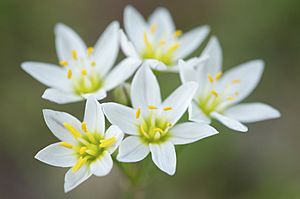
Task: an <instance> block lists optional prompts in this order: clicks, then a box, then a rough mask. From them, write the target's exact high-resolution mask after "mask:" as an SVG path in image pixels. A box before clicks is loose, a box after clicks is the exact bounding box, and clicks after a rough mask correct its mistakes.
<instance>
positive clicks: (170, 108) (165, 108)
mask: <svg viewBox="0 0 300 199" xmlns="http://www.w3.org/2000/svg"><path fill="white" fill-rule="evenodd" d="M170 110H173V108H172V107H171V106H166V107H164V111H170Z"/></svg>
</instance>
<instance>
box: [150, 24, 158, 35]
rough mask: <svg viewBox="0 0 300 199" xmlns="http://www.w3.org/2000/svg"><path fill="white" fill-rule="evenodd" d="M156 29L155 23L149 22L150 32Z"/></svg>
mask: <svg viewBox="0 0 300 199" xmlns="http://www.w3.org/2000/svg"><path fill="white" fill-rule="evenodd" d="M156 30H157V24H156V23H153V24H151V26H150V32H151V33H152V34H153V33H155V32H156Z"/></svg>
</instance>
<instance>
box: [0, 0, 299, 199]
mask: <svg viewBox="0 0 300 199" xmlns="http://www.w3.org/2000/svg"><path fill="white" fill-rule="evenodd" d="M127 4H132V5H134V6H135V7H136V8H137V9H138V10H139V11H140V12H142V13H143V15H144V16H148V15H149V14H150V13H151V12H152V11H153V10H154V9H155V8H156V7H158V6H165V7H167V8H168V9H170V11H171V13H172V15H173V17H174V19H175V22H176V25H177V27H178V28H180V29H182V30H184V31H187V30H189V29H191V28H192V27H194V26H198V25H203V24H208V25H210V26H211V29H212V32H211V35H216V36H218V37H219V39H220V42H221V44H222V46H223V50H224V67H225V69H228V68H230V67H232V66H234V65H237V64H239V63H242V62H244V61H247V60H251V59H255V58H262V59H264V60H265V62H266V67H265V71H264V76H263V79H262V82H261V84H260V85H259V86H258V87H257V88H256V90H255V92H254V93H253V94H252V95H251V96H250V97H248V98H247V100H246V101H263V102H268V103H269V104H271V105H273V106H275V107H277V108H278V109H279V110H280V111H281V113H282V118H281V119H277V120H272V121H266V122H260V123H255V124H250V125H248V126H249V127H250V130H249V132H248V133H245V134H242V133H236V132H233V131H230V130H228V129H226V128H224V127H222V126H217V127H218V129H219V130H220V131H221V133H220V134H219V135H218V136H214V137H211V138H208V139H205V140H202V141H200V142H197V143H194V144H191V145H188V146H186V147H184V148H183V150H182V152H181V153H180V155H179V157H178V169H177V173H176V175H175V176H173V177H170V176H167V175H165V174H163V173H162V172H160V171H158V170H157V169H155V172H154V173H155V174H154V175H153V180H152V181H151V182H149V183H150V184H149V186H148V188H146V193H147V194H148V195H149V196H150V197H148V198H157V199H168V198H172V199H176V198H190V199H193V198H195V199H196V198H203V199H250V198H255V199H266V198H272V199H282V198H288V199H298V198H300V155H299V151H300V144H299V140H300V132H299V129H300V122H299V121H298V120H299V113H300V111H299V110H300V99H299V98H300V93H299V85H300V78H299V75H300V69H299V68H300V24H299V23H300V12H299V8H300V1H299V0H285V1H282V0H248V1H246V0H245V1H241V0H226V1H224V0H184V1H182V0H172V1H158V0H152V1H125V0H115V1H101V0H44V1H40V0H26V1H19V0H1V1H0V40H1V42H0V49H1V62H0V63H1V70H0V71H1V72H0V74H1V78H0V91H1V98H0V110H1V112H0V113H1V114H0V125H1V126H0V127H1V128H0V129H1V133H0V135H1V137H0V198H1V199H2V198H3V199H11V198H23V199H40V198H43V199H52V198H74V199H76V198H92V199H94V198H95V199H96V198H97V199H113V198H120V197H121V195H120V194H121V193H120V192H121V187H122V186H123V185H122V183H123V180H122V175H121V173H120V172H119V171H118V169H117V168H114V170H113V172H112V173H111V174H110V175H108V176H106V177H103V178H96V177H92V178H91V179H89V180H88V181H87V182H85V183H83V184H82V185H81V186H79V187H78V188H77V189H75V190H74V191H72V192H71V193H68V194H64V192H63V178H64V173H65V172H66V169H61V168H55V167H51V166H47V165H45V164H43V163H40V162H38V161H37V160H35V159H34V158H33V157H34V155H35V153H36V152H37V151H38V150H40V149H41V148H43V147H44V146H46V145H48V144H50V143H52V142H54V141H56V139H55V138H54V136H53V135H52V134H51V132H50V131H49V130H48V128H47V127H46V125H45V123H44V121H43V117H42V112H41V110H42V109H43V108H52V109H55V110H64V111H68V112H70V113H72V114H74V115H76V116H77V117H79V118H80V119H81V118H82V113H83V108H84V103H76V104H70V105H63V106H62V105H55V104H52V103H49V102H47V101H45V100H42V99H41V98H40V96H41V94H42V93H43V91H44V89H45V86H43V85H41V84H40V83H38V82H37V81H35V80H33V79H32V78H31V77H30V76H29V75H27V74H26V73H25V72H23V71H22V70H21V69H20V63H21V62H23V61H26V60H36V61H43V62H49V63H57V58H56V53H55V46H54V34H53V27H54V25H55V24H56V23H57V22H63V23H66V24H68V25H69V26H71V27H73V28H74V29H75V30H76V31H77V32H78V33H79V34H80V35H81V36H82V37H83V38H84V40H85V41H86V42H87V44H89V45H93V43H94V42H95V41H96V39H97V38H98V36H99V34H100V33H101V32H102V31H103V30H104V28H105V27H106V25H108V24H109V23H110V22H111V21H112V20H118V21H120V22H122V15H123V9H124V7H125V5H127ZM206 42H207V40H206ZM202 48H203V47H202ZM200 52H201V48H200V49H199V50H198V51H197V52H195V54H194V55H199V54H200ZM159 79H160V81H161V82H163V83H164V84H163V85H162V87H163V95H164V96H166V95H168V94H169V93H170V92H171V91H172V90H173V89H174V88H175V87H176V86H178V85H179V80H178V77H177V76H176V75H160V76H159ZM174 82H175V83H174Z"/></svg>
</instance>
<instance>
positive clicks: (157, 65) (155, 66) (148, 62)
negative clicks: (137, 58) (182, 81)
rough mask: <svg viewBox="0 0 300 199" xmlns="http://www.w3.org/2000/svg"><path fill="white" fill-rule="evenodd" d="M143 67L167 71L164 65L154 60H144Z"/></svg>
mask: <svg viewBox="0 0 300 199" xmlns="http://www.w3.org/2000/svg"><path fill="white" fill-rule="evenodd" d="M143 65H145V66H149V67H150V68H151V69H154V70H159V71H166V70H168V67H167V66H166V65H165V64H164V63H162V62H161V61H158V60H156V59H145V60H144V62H143Z"/></svg>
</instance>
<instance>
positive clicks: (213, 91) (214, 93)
mask: <svg viewBox="0 0 300 199" xmlns="http://www.w3.org/2000/svg"><path fill="white" fill-rule="evenodd" d="M210 93H211V94H212V95H214V96H215V97H218V92H217V91H216V90H212V91H210Z"/></svg>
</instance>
